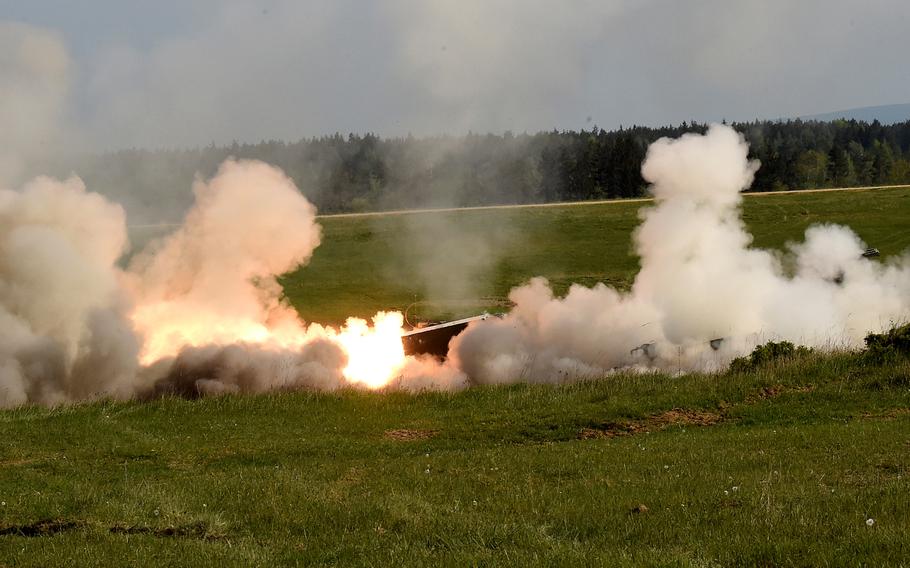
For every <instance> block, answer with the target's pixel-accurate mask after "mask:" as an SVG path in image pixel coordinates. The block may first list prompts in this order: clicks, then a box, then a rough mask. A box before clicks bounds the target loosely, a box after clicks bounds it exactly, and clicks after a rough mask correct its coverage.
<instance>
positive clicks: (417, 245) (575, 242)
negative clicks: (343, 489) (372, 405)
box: [283, 188, 910, 323]
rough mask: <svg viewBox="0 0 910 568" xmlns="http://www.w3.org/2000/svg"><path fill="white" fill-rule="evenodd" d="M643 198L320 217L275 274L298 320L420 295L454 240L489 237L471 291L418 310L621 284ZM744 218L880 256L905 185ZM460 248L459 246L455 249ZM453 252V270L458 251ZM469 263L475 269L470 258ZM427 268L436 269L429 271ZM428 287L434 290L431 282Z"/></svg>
mask: <svg viewBox="0 0 910 568" xmlns="http://www.w3.org/2000/svg"><path fill="white" fill-rule="evenodd" d="M647 205H648V204H646V203H640V202H637V203H622V202H619V203H605V204H585V205H565V206H555V207H542V208H515V209H491V210H473V211H459V212H448V213H418V214H409V215H386V216H368V217H326V218H323V219H322V220H321V223H322V225H323V228H324V237H323V243H322V245H321V246H320V247H319V248H318V249H317V250H316V253H315V255H314V257H313V259H312V262H310V264H309V265H308V266H306V267H304V268H302V269H300V270H298V271H296V272H294V273H292V274H290V275H288V276H287V277H285V279H284V280H283V283H284V286H285V291H286V294H287V296H288V298H289V299H290V300H291V302H292V303H293V304H294V305H295V306H296V307H297V308H298V310H299V311H300V312H301V314H302V315H303V317H304V318H305V319H307V320H308V321H321V322H327V323H339V322H341V321H343V320H344V318H345V317H347V316H348V315H358V316H369V315H372V314H373V313H375V312H376V311H377V310H381V309H398V310H403V309H404V308H405V307H407V306H408V305H409V304H410V303H412V302H413V301H414V300H415V299H424V298H425V297H426V296H427V288H428V286H427V285H426V282H427V278H426V277H424V276H423V275H422V274H421V273H422V270H421V269H420V267H421V266H422V265H423V264H426V263H427V262H426V261H427V259H430V260H431V261H434V262H437V263H439V264H441V265H443V266H445V264H446V259H447V258H448V257H451V256H452V255H453V252H459V250H460V248H459V247H457V246H454V245H458V244H465V243H466V244H468V245H469V246H468V247H466V248H467V249H468V250H469V251H470V249H471V246H473V245H476V244H477V243H478V242H480V243H492V245H491V246H490V248H491V249H492V250H491V251H490V252H488V253H486V254H485V253H483V250H482V248H481V249H480V250H481V252H479V253H478V254H479V255H480V256H483V257H484V259H485V260H481V261H477V262H475V263H473V265H472V264H471V262H470V261H472V260H474V259H472V258H471V257H470V254H471V253H470V252H468V253H466V254H468V256H469V258H468V262H467V264H469V265H472V266H473V267H474V272H472V273H471V277H470V278H469V279H470V281H471V283H472V284H473V286H472V287H471V289H470V293H467V294H463V295H462V296H461V297H454V298H446V297H443V298H441V299H440V298H438V297H436V298H433V299H434V300H435V303H434V305H430V306H423V307H419V308H420V309H421V310H423V312H424V313H426V312H428V311H429V312H432V311H434V310H435V311H441V312H444V313H446V314H447V315H463V314H470V313H476V312H478V311H482V310H483V309H484V308H485V307H488V306H495V305H496V303H497V301H498V300H502V299H504V298H505V297H506V296H507V294H508V291H509V289H510V288H512V287H513V286H515V285H517V284H520V283H522V282H524V281H526V280H527V279H528V278H529V277H531V276H535V275H541V276H546V277H547V278H549V279H550V281H551V282H552V283H553V284H554V285H555V287H556V288H557V290H558V291H564V290H565V289H566V288H568V286H569V284H571V283H572V282H579V283H583V284H589V285H590V284H593V283H596V282H600V281H604V282H607V283H610V284H613V285H616V286H620V287H624V286H628V285H629V283H630V282H631V281H632V277H633V276H634V274H635V272H636V271H637V268H638V264H637V262H638V261H637V258H636V257H635V255H634V251H633V250H632V241H631V238H632V232H633V230H634V228H635V227H636V226H637V225H638V222H639V219H638V211H639V210H640V209H641V208H642V207H645V206H647ZM744 218H745V220H746V223H747V225H748V227H749V230H750V231H751V232H752V234H753V235H754V236H755V246H758V247H763V248H769V247H770V248H778V249H779V248H782V247H783V246H784V245H785V243H786V242H788V241H792V240H799V239H801V238H802V235H803V232H804V231H805V229H806V227H808V226H809V225H811V224H813V223H841V224H845V225H848V226H850V227H852V228H853V229H854V230H855V231H856V232H857V233H858V234H859V235H860V237H862V238H863V239H864V240H865V241H866V242H867V243H868V244H869V245H870V246H875V247H877V248H878V249H880V250H881V252H882V254H883V256H885V257H887V256H889V255H895V254H899V253H902V252H903V251H904V250H906V249H907V248H910V232H908V231H907V230H906V228H907V227H908V226H910V188H903V189H888V190H863V191H851V192H831V193H805V194H786V195H767V196H762V195H758V196H749V197H747V198H746V199H745V205H744ZM456 256H458V255H456ZM455 260H460V261H458V262H456V261H454V260H453V262H451V267H452V268H451V270H452V272H453V274H458V273H460V272H461V271H460V270H459V267H461V266H463V265H464V264H466V263H465V262H464V259H458V258H456V259H455ZM478 266H479V268H477V267H478ZM437 278H444V276H438V277H437ZM431 291H432V290H431Z"/></svg>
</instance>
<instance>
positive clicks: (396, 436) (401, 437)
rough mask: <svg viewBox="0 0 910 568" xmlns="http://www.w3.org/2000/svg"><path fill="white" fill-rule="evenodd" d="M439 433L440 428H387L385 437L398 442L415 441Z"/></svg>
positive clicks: (427, 438) (426, 438)
mask: <svg viewBox="0 0 910 568" xmlns="http://www.w3.org/2000/svg"><path fill="white" fill-rule="evenodd" d="M438 433H439V430H411V429H408V428H399V429H396V430H386V431H385V434H383V436H382V437H383V438H385V439H387V440H395V441H396V442H413V441H416V440H429V439H430V438H432V437H433V436H435V435H436V434H438Z"/></svg>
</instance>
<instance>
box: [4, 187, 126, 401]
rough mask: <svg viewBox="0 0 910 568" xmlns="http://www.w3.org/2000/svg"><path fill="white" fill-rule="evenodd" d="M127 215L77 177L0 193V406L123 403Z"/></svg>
mask: <svg viewBox="0 0 910 568" xmlns="http://www.w3.org/2000/svg"><path fill="white" fill-rule="evenodd" d="M125 247H126V227H125V217H124V214H123V210H122V209H121V208H120V207H119V206H118V205H114V204H112V203H110V202H108V201H106V200H105V199H104V198H102V197H101V196H99V195H97V194H93V193H88V192H86V190H85V187H84V186H83V184H82V182H81V181H80V180H78V179H77V178H71V179H69V180H66V181H56V180H52V179H49V178H38V179H36V180H34V181H32V182H30V183H29V184H27V185H26V186H24V187H23V188H22V189H21V190H20V191H10V190H0V406H9V405H15V404H21V403H24V402H27V401H29V402H40V403H44V404H54V403H57V402H61V401H65V400H70V399H74V398H83V397H88V396H102V395H103V396H129V395H131V394H132V392H131V381H132V378H133V376H134V374H135V371H136V369H137V368H138V362H137V359H136V357H137V355H138V341H137V339H136V337H135V335H134V334H133V333H132V330H131V326H130V324H129V323H128V322H127V321H126V319H125V315H124V314H125V313H126V307H127V298H126V296H125V295H124V294H123V293H122V290H121V285H120V279H121V273H120V271H119V270H117V268H116V267H115V262H116V261H117V259H118V258H119V257H120V255H121V254H122V253H123V251H124V249H125Z"/></svg>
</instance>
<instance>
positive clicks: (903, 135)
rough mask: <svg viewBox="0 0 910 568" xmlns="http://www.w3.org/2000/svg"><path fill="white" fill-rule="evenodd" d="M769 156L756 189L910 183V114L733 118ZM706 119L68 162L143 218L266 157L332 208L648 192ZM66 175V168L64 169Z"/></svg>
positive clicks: (333, 139)
mask: <svg viewBox="0 0 910 568" xmlns="http://www.w3.org/2000/svg"><path fill="white" fill-rule="evenodd" d="M732 126H733V127H735V128H736V129H737V130H739V131H740V132H742V133H743V134H744V135H745V137H746V139H747V140H748V141H749V143H750V144H751V154H752V157H754V158H757V159H759V160H761V164H762V165H761V168H760V170H759V171H758V174H757V176H756V179H755V183H754V184H753V188H752V189H753V190H754V191H771V190H780V189H809V188H817V187H847V186H856V185H879V184H898V183H910V121H907V122H903V123H899V124H893V125H882V124H879V123H878V122H877V121H876V122H873V123H871V124H870V123H866V122H857V121H853V120H851V121H844V120H839V121H833V122H816V121H801V120H792V121H756V122H748V123H736V124H733V125H732ZM706 128H707V125H706V124H698V123H683V124H680V125H678V126H671V127H660V128H652V127H642V126H633V127H631V128H620V129H618V130H611V131H607V130H603V129H601V128H596V127H595V128H592V129H591V130H581V131H551V132H540V133H536V134H513V133H511V132H506V133H504V134H501V135H495V134H473V133H469V134H468V135H466V136H463V137H454V136H440V137H427V138H415V137H412V136H408V137H404V138H385V139H384V138H380V137H378V136H375V135H372V134H365V135H359V134H350V135H347V136H343V135H340V134H335V135H332V136H324V137H320V138H308V139H303V140H300V141H297V142H282V141H264V142H260V143H258V144H238V143H234V144H232V145H230V146H216V145H214V144H213V145H210V146H208V147H204V148H196V149H182V150H171V149H162V150H135V149H131V150H123V151H118V152H113V153H108V154H103V155H99V156H94V157H92V158H89V159H83V160H80V162H79V163H78V164H66V165H64V166H62V169H69V170H75V171H77V173H79V174H80V175H82V177H83V178H84V179H85V181H86V183H87V185H88V186H89V187H90V188H92V189H96V190H98V191H101V192H102V193H106V194H108V195H111V196H113V197H115V198H117V199H120V200H121V201H124V202H125V203H126V205H127V208H128V210H130V211H131V215H132V216H133V218H134V219H136V218H137V214H136V212H137V211H138V218H139V219H142V220H145V221H160V220H164V218H165V217H168V216H169V215H171V213H172V212H173V211H177V210H179V209H180V207H179V206H180V205H182V204H184V203H188V202H189V200H190V193H189V191H188V188H189V186H190V184H191V182H192V180H193V177H194V175H196V174H197V173H199V174H201V175H203V176H207V175H211V174H212V173H213V172H214V170H215V168H217V165H218V164H219V163H221V161H223V160H224V159H225V158H227V157H229V156H234V157H236V158H251V159H260V160H265V161H267V162H269V163H271V164H274V165H276V166H279V167H280V168H282V169H283V170H284V171H285V172H287V173H288V175H290V176H291V177H292V178H293V179H294V181H295V182H296V183H297V185H298V186H299V187H300V188H301V190H302V191H303V192H304V193H305V194H307V196H308V197H309V198H310V199H311V200H312V201H313V202H314V203H315V204H316V205H317V206H318V208H319V210H320V211H321V212H323V213H331V212H349V211H371V210H384V209H398V208H413V207H434V206H471V205H487V204H501V203H535V202H553V201H574V200H589V199H604V198H623V197H636V196H640V195H643V192H644V181H643V180H642V178H641V175H640V173H639V170H640V166H641V161H642V159H643V158H644V155H645V151H646V149H647V147H648V144H650V143H651V142H653V141H654V140H656V139H658V138H660V137H663V136H671V137H676V136H679V135H681V134H683V133H685V132H703V131H705V129H706ZM61 173H63V172H61Z"/></svg>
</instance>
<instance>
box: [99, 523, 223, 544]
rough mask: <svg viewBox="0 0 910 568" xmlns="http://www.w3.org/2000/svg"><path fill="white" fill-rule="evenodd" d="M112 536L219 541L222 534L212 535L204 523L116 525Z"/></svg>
mask: <svg viewBox="0 0 910 568" xmlns="http://www.w3.org/2000/svg"><path fill="white" fill-rule="evenodd" d="M110 531H111V533H113V534H149V535H152V536H157V537H161V538H195V539H199V540H220V539H223V538H225V536H224V535H222V534H216V533H212V532H211V531H210V530H209V526H208V525H207V524H206V523H202V522H200V523H191V524H188V525H180V526H176V527H147V526H138V525H134V526H124V525H117V526H113V527H111V529H110Z"/></svg>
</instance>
